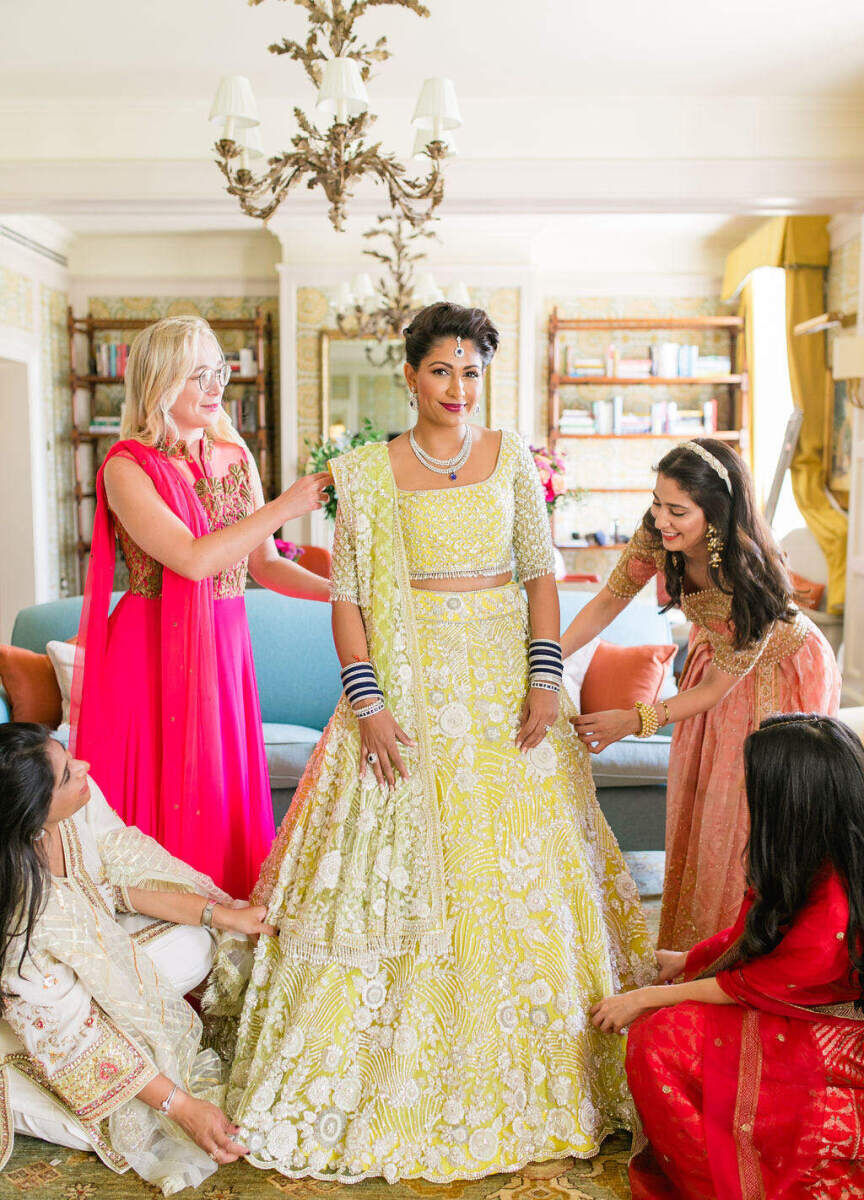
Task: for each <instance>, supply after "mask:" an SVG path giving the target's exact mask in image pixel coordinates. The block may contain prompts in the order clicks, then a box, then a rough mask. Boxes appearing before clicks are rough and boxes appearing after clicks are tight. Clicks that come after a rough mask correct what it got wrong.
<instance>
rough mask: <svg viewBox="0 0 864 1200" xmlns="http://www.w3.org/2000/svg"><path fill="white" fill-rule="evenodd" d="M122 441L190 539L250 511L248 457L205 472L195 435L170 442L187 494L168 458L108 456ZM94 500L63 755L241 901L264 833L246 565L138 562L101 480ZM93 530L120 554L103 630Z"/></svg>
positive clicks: (266, 791)
mask: <svg viewBox="0 0 864 1200" xmlns="http://www.w3.org/2000/svg"><path fill="white" fill-rule="evenodd" d="M124 446H125V447H126V448H127V452H128V453H130V454H131V455H132V456H133V457H135V458H136V460H137V461H139V464H140V465H141V466H142V467H144V469H145V470H147V471H148V474H150V475H151V478H153V480H154V482H155V483H156V486H157V490H159V491H160V494H162V496H163V498H164V499H165V500H166V503H168V504H169V506H170V507H172V508H173V509H174V511H178V509H179V510H180V511H179V512H178V515H180V516H181V517H182V518H183V519H184V520H185V521H186V523H187V524H189V525H190V526H191V527H192V528H193V532H195V533H196V536H201V535H202V534H205V533H207V532H210V531H215V530H218V529H222V528H224V527H226V526H228V525H231V524H233V523H234V522H235V521H238V520H240V519H241V518H242V517H245V516H248V515H249V514H250V513H251V512H252V511H253V507H254V503H253V494H252V488H251V482H250V474H249V466H248V463H247V461H246V460H245V459H244V460H242V461H238V462H232V463H231V465H230V466H229V467H228V470H227V472H226V473H225V474H224V475H221V476H218V477H217V476H214V474H213V470H212V467H211V461H212V458H213V448H212V444H211V443H210V442H209V440H208V439H206V438H205V439H204V440H203V442H202V446H203V447H204V449H203V454H202V458H201V459H198V458H196V457H193V456H192V455H190V454H189V453H188V452H187V450H186V447H185V445H184V444H183V443H177V444H175V446H174V447H172V450H171V454H170V457H173V456H182V457H184V458H185V461H186V462H187V463H188V465H189V467H190V469H191V471H192V474H193V475H194V478H195V483H194V488H193V487H192V486H191V485H190V484H189V482H188V481H187V480H186V479H185V478H184V477H183V476H182V475H181V474H180V472H179V471H178V470H177V469H176V467H174V466H173V465H172V464H171V463H170V462H169V461H168V459H169V455H166V454H164V453H161V452H158V451H155V450H153V449H151V448H148V447H143V446H141V444H140V443H137V442H133V441H129V442H126V443H118V444H117V445H116V446H115V447H113V448H112V453H123V448H124ZM172 476H173V478H172ZM97 493H98V495H97V503H98V506H99V511H97V518H96V528H95V529H94V542H93V552H92V555H91V568H90V572H89V573H88V586H87V595H86V599H85V606H84V611H83V612H82V619H81V635H80V636H79V643H81V644H82V645H83V647H84V650H83V655H82V657H83V663H81V664H79V663H78V662H76V682H77V684H78V687H77V689H73V745H74V752H75V753H76V754H77V755H78V756H80V757H82V758H86V759H87V760H88V761H89V762H90V764H91V773H92V774H93V777H94V778H95V779H96V781H97V782H98V784H99V785H100V787H101V788H102V790H103V791H104V792H105V795H106V796H107V797H108V800H109V802H110V803H111V804H112V806H113V807H114V808H115V809H116V810H117V812H118V813H119V814H120V816H121V817H122V818H123V820H124V821H125V822H126V823H127V824H130V825H136V826H137V827H138V828H139V829H141V830H142V831H143V832H145V833H148V834H150V835H151V836H153V837H154V838H156V840H157V841H159V842H160V843H161V844H162V845H163V846H164V847H165V848H166V849H167V850H168V851H170V853H171V854H173V855H176V857H178V858H180V859H182V860H183V861H184V862H187V863H189V864H190V865H191V866H193V867H196V868H197V869H198V870H199V871H203V872H205V873H206V874H207V875H210V876H211V877H212V878H213V879H214V880H215V881H216V883H217V884H219V885H220V886H221V887H223V888H224V889H225V890H226V891H228V892H229V893H230V894H231V895H233V896H236V897H241V898H245V897H247V896H248V895H249V893H250V891H251V889H252V885H253V884H254V883H255V880H256V879H257V877H258V871H259V868H260V866H261V863H262V861H263V860H264V858H265V857H266V855H267V853H268V851H269V849H270V844H271V842H272V840H273V836H274V832H275V831H274V824H273V809H272V803H271V797H270V786H269V778H268V774H267V762H266V758H265V754H264V743H263V735H262V726H261V710H260V705H259V700H258V692H257V686H256V682H255V669H254V665H253V661H252V647H251V643H250V638H249V627H248V624H247V620H246V608H245V602H244V598H243V597H244V589H245V585H246V570H247V564H246V560H245V559H244V560H242V561H241V562H238V563H235V564H234V566H232V567H230V568H228V569H227V570H225V571H222V572H221V573H220V574H219V575H217V576H215V577H214V578H213V579H211V580H205V581H203V582H201V583H195V582H193V581H190V580H184V579H182V578H181V577H180V576H177V575H174V574H173V573H172V572H170V571H169V570H168V569H167V568H163V567H162V565H161V564H160V563H158V562H156V561H155V560H154V559H152V558H150V557H149V555H147V554H145V552H144V551H143V550H142V549H141V548H140V547H139V546H137V545H136V544H135V543H134V542H133V541H132V539H131V538H130V537H129V535H128V533H127V532H126V530H125V529H123V527H122V526H121V525H120V524H119V522H118V521H116V519H115V518H114V517H113V514H112V513H111V512H110V509H108V507H107V501H106V498H105V494H104V487H103V486H102V481H101V472H100V478H99V481H98V488H97ZM106 524H107V526H108V530H109V532H110V538H111V542H112V543H113V539H114V534H115V533H116V538H117V541H118V542H119V544H120V547H121V549H122V552H123V555H124V557H125V559H126V563H127V566H128V568H129V589H128V591H127V592H126V593H125V594H124V595H123V597H122V598H121V600H120V602H119V603H118V604H117V607H116V608H115V609H114V612H113V613H112V614H111V616H110V617H108V618H107V621H105V622H104V626H103V625H102V615H101V614H102V613H104V612H105V611H106V609H105V600H104V592H105V586H106V577H107V570H106V564H105V563H104V562H102V561H100V559H101V558H104V557H105V556H106V555H108V556H109V557H110V559H111V566H112V568H113V545H112V546H110V547H109V546H108V544H107V542H106V540H105V526H106ZM100 529H101V537H100ZM112 573H113V570H112ZM91 577H93V578H91ZM108 587H109V588H110V584H108ZM79 665H80V666H81V668H82V670H81V672H80V674H81V676H82V677H81V678H80V679H79V678H77V677H78V676H79V669H78V668H79ZM91 671H92V675H93V676H96V678H93V677H91ZM76 690H77V691H78V692H79V695H78V705H77V714H76V707H75V704H74V701H75V699H76V697H75V695H74V692H75V691H76ZM76 716H77V719H76Z"/></svg>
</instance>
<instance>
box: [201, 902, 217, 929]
mask: <svg viewBox="0 0 864 1200" xmlns="http://www.w3.org/2000/svg"><path fill="white" fill-rule="evenodd" d="M215 907H216V901H215V900H208V901H207V903H206V904H205V905H204V907H203V908H202V910H201V922H200V923H201V924H202V925H203V926H204V928H205V929H212V928H213V910H214V908H215Z"/></svg>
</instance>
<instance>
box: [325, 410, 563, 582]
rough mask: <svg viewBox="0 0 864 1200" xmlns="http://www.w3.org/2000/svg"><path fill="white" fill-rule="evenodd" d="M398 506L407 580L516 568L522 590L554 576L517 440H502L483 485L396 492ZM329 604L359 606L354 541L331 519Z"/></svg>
mask: <svg viewBox="0 0 864 1200" xmlns="http://www.w3.org/2000/svg"><path fill="white" fill-rule="evenodd" d="M398 504H399V516H400V520H401V525H402V537H403V540H404V543H405V554H406V557H407V560H408V574H409V577H410V578H411V579H412V580H423V579H467V578H474V577H475V576H494V575H503V574H505V573H508V574H509V573H510V572H511V571H512V570H513V568H514V565H515V569H516V574H517V576H518V578H519V579H520V580H521V581H522V582H523V583H524V582H525V581H526V580H529V579H536V578H538V577H539V576H541V575H548V574H550V573H552V572H553V571H554V570H555V565H554V562H553V556H552V540H551V536H550V533H549V518H548V516H547V513H546V504H545V501H544V499H543V492H542V489H541V486H540V479H539V476H538V474H537V468H536V467H535V466H534V460H533V459H532V457H531V454H530V451H529V450H528V447H527V446H526V445H525V443H524V442H523V440H522V438H521V437H520V436H519V435H518V434H516V433H512V432H508V431H505V432H504V433H502V435H501V448H500V450H499V453H498V461H497V463H496V465H495V469H494V471H493V472H492V474H491V475H490V476H489V478H488V479H484V480H482V481H481V482H480V483H468V484H463V485H461V486H457V487H445V488H435V489H429V490H425V491H418V492H401V491H400V492H399V493H398ZM332 598H333V599H334V600H348V601H350V602H351V603H352V604H357V603H358V600H357V572H356V563H355V549H354V540H353V537H352V535H351V532H350V530H349V529H348V528H347V525H346V523H345V522H344V521H342V520H340V518H339V514H338V511H337V516H336V532H335V536H334V542H333V568H332Z"/></svg>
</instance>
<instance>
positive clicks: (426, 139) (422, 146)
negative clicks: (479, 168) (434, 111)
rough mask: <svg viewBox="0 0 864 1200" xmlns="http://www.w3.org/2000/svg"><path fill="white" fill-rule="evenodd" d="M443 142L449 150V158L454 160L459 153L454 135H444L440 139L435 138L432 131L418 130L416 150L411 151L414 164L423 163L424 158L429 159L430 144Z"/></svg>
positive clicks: (415, 140)
mask: <svg viewBox="0 0 864 1200" xmlns="http://www.w3.org/2000/svg"><path fill="white" fill-rule="evenodd" d="M436 140H437V141H439V142H443V143H444V145H445V147H446V148H447V158H453V157H455V155H457V154H458V153H459V150H458V148H457V146H456V139H455V138H454V136H453V134H452V133H442V134H441V135H440V137H439V138H437V139H436V138H435V137H434V136H433V133H432V130H431V129H418V130H417V132H416V133H415V134H414V148H413V150H412V151H411V158H412V159H413V161H414V162H422V161H423V159H424V158H428V157H429V143H430V142H433V141H436Z"/></svg>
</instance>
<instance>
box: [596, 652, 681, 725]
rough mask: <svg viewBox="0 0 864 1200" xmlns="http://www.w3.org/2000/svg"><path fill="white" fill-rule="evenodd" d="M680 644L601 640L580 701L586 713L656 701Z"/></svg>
mask: <svg viewBox="0 0 864 1200" xmlns="http://www.w3.org/2000/svg"><path fill="white" fill-rule="evenodd" d="M677 650H678V647H677V646H673V645H669V646H616V645H614V644H613V643H612V642H603V641H601V642H600V644H599V645H598V647H597V649H596V650H595V651H594V654H593V656H592V658H591V663H590V665H589V667H588V670H587V671H586V672H585V679H584V680H583V682H582V696H581V703H580V705H579V707H580V709H581V710H582V712H583V713H596V712H605V711H606V709H609V708H632V707H633V705H634V704H635V703H636V701H637V700H642V701H643V702H644V703H645V704H653V703H654V701H655V700H656V699H657V697H658V695H659V694H660V689H661V687H662V686H663V680H664V679H665V678H666V672H667V671H668V669H669V666H670V664H671V662H672V660H673V659H674V657H675V654H676V652H677Z"/></svg>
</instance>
